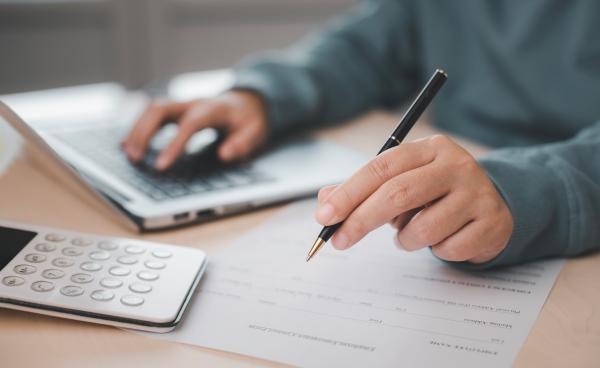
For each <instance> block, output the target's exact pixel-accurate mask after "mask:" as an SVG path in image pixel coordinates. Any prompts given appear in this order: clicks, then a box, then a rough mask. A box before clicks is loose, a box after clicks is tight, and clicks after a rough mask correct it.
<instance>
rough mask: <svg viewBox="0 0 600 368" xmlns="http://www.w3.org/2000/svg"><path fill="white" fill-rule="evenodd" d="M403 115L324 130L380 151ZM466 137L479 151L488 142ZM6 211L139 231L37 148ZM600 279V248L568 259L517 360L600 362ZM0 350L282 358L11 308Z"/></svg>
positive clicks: (251, 362) (22, 217)
mask: <svg viewBox="0 0 600 368" xmlns="http://www.w3.org/2000/svg"><path fill="white" fill-rule="evenodd" d="M396 118H397V117H393V116H391V115H387V114H383V113H372V114H369V115H367V116H365V117H362V118H360V119H358V120H356V121H354V122H351V123H350V124H347V125H345V126H343V127H336V128H331V129H327V130H324V131H321V132H319V133H318V136H320V137H323V138H328V139H333V140H335V141H337V142H340V143H343V144H346V145H348V146H351V147H354V148H356V149H358V150H360V151H363V152H364V153H366V154H369V155H373V154H374V152H376V151H377V149H378V148H379V146H380V144H381V142H382V139H383V138H384V137H385V136H386V135H387V134H388V133H389V132H390V131H391V129H392V128H393V125H394V124H395V121H396ZM432 132H433V130H432V129H431V128H429V127H428V126H426V125H424V124H421V125H417V128H415V129H414V131H413V132H412V133H411V136H412V137H409V139H410V138H413V139H414V138H417V137H420V136H426V135H429V134H431V133H432ZM459 141H460V142H461V143H462V144H463V145H464V146H465V147H466V148H467V149H469V150H470V151H471V152H473V153H474V154H476V155H477V154H481V153H482V152H484V151H485V150H484V149H483V148H482V147H480V146H477V145H474V144H472V143H469V142H466V141H462V140H459ZM277 210H278V209H277V208H269V209H263V210H259V211H256V212H253V213H249V214H244V215H239V216H234V217H230V218H227V219H223V220H218V221H214V222H211V223H207V224H202V225H196V226H191V227H187V228H183V229H178V230H172V231H165V232H160V233H153V234H145V235H141V236H140V237H141V238H143V239H150V240H154V241H159V242H167V243H173V244H180V245H184V246H191V247H197V248H201V249H203V250H205V251H206V252H207V253H209V254H211V253H214V252H216V251H218V250H219V249H222V248H223V247H224V246H226V244H227V243H228V241H230V240H232V239H233V237H234V236H235V235H234V232H231V231H230V230H231V229H236V231H235V234H240V233H242V232H244V231H248V230H250V229H251V228H253V227H254V226H256V225H257V224H258V223H260V222H262V221H265V220H266V219H267V218H268V217H270V216H272V215H273V214H275V213H276V211H277ZM0 218H5V219H10V220H15V221H22V222H29V223H37V224H41V225H48V226H55V227H59V228H66V229H73V230H77V231H82V232H91V233H98V234H106V235H114V236H127V237H136V236H138V235H137V234H135V233H132V232H131V231H129V230H127V229H126V228H124V227H122V226H120V225H119V224H118V223H116V222H114V221H113V220H111V219H110V217H108V216H107V213H106V211H104V210H102V209H101V208H100V207H99V206H98V205H97V204H95V203H93V202H92V201H90V200H89V199H86V198H83V197H81V196H74V195H73V194H72V193H69V191H68V190H66V189H65V186H64V183H62V182H60V181H57V180H56V179H54V178H52V177H51V176H49V175H47V173H45V172H43V171H41V170H40V169H39V168H38V167H36V166H35V165H34V164H32V162H31V160H30V159H29V158H27V157H20V158H18V159H17V160H16V161H15V162H13V164H12V165H11V166H10V167H9V168H8V170H7V171H6V172H5V173H4V174H3V175H2V176H0ZM599 279H600V255H593V256H587V257H582V258H579V259H575V260H569V261H568V262H567V264H566V266H565V268H564V269H563V271H562V272H561V274H560V276H559V279H558V281H557V283H556V285H555V286H554V289H553V290H552V292H551V294H550V297H549V299H548V301H547V302H546V304H545V306H544V308H543V310H542V313H541V314H540V316H539V318H538V319H537V321H536V323H535V325H534V327H533V329H532V331H531V334H530V335H529V338H528V339H527V342H526V343H525V345H524V347H523V349H522V350H521V352H520V353H519V355H518V356H517V359H516V361H515V366H517V367H565V366H573V367H598V366H600V287H599V286H598V280H599ZM199 328H201V326H199ZM0 352H1V353H0V362H1V365H2V366H4V367H17V366H18V367H33V366H40V367H62V368H68V367H77V368H79V367H106V366H110V367H122V366H126V367H129V368H135V367H145V368H147V367H164V366H168V365H170V366H177V367H179V366H184V365H195V366H198V365H202V366H210V367H225V366H240V367H245V366H280V364H277V363H273V362H268V361H264V360H260V359H255V358H251V357H245V356H241V355H236V354H231V353H225V352H221V351H215V350H211V349H205V348H201V347H196V346H189V345H184V344H178V343H169V342H163V341H158V340H154V339H152V338H148V337H144V336H139V335H135V334H132V333H129V332H126V331H122V330H119V329H117V328H112V327H106V326H100V325H93V324H88V323H83V322H76V321H69V320H65V319H58V318H52V317H45V316H39V315H35V314H30V313H24V312H17V311H11V310H0Z"/></svg>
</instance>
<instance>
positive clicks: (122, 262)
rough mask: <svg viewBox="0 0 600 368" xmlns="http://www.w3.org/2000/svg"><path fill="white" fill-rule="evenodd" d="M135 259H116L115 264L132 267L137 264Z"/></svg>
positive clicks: (124, 257)
mask: <svg viewBox="0 0 600 368" xmlns="http://www.w3.org/2000/svg"><path fill="white" fill-rule="evenodd" d="M137 261H138V260H137V258H135V257H131V256H121V257H119V258H117V262H119V263H120V264H124V265H132V264H136V263H137Z"/></svg>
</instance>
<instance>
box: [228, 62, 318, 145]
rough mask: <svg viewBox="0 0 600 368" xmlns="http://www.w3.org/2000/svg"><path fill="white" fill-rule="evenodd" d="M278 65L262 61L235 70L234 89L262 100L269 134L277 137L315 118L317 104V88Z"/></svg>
mask: <svg viewBox="0 0 600 368" xmlns="http://www.w3.org/2000/svg"><path fill="white" fill-rule="evenodd" d="M290 68H291V67H289V66H285V65H282V64H279V63H271V62H262V63H258V64H255V65H251V66H245V67H240V68H238V69H236V70H235V80H234V83H233V86H232V88H231V89H240V90H248V91H252V92H254V93H257V94H258V95H260V96H261V97H262V99H263V100H264V102H265V106H266V109H267V122H268V124H269V129H270V132H271V133H272V134H273V135H278V134H281V133H283V132H285V131H286V130H288V129H290V128H292V127H294V126H297V125H299V124H300V123H302V122H304V121H306V120H307V119H310V118H312V115H314V110H315V106H316V105H317V93H316V91H315V87H314V85H313V84H312V83H311V82H310V78H307V77H306V76H305V75H304V73H302V72H301V71H299V70H297V69H296V68H293V69H294V70H290Z"/></svg>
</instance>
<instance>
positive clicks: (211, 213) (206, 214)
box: [196, 210, 215, 220]
mask: <svg viewBox="0 0 600 368" xmlns="http://www.w3.org/2000/svg"><path fill="white" fill-rule="evenodd" d="M214 217H215V210H200V211H198V212H196V219H198V220H207V219H211V218H214Z"/></svg>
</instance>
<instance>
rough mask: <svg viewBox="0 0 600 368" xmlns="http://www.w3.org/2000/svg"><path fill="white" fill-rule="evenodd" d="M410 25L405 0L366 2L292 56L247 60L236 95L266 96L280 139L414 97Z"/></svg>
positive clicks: (268, 55)
mask: <svg viewBox="0 0 600 368" xmlns="http://www.w3.org/2000/svg"><path fill="white" fill-rule="evenodd" d="M410 19H411V17H410V16H409V14H408V10H407V6H406V4H405V2H403V1H397V0H372V1H365V2H362V3H361V4H358V5H357V6H355V7H354V8H353V9H351V10H350V11H349V12H348V13H347V14H344V15H342V16H340V17H338V18H336V19H334V20H333V21H331V22H330V23H329V24H328V26H326V27H325V29H324V30H322V31H321V32H318V33H317V34H315V35H311V36H309V37H307V38H306V39H304V40H302V41H301V42H299V43H297V44H295V45H293V46H292V47H290V48H289V49H286V50H283V51H278V52H269V53H266V54H261V55H255V56H250V57H249V58H247V59H245V60H243V61H242V62H241V64H240V65H238V66H237V68H236V72H235V77H236V78H235V82H234V86H233V88H234V89H245V90H251V91H254V92H257V93H258V94H260V95H261V96H262V97H263V99H264V100H265V101H266V106H267V110H268V120H269V124H270V128H271V131H272V132H275V133H276V132H281V131H283V130H286V129H289V128H291V127H297V126H302V125H307V124H315V125H319V124H325V123H334V122H339V121H343V120H346V119H349V118H351V117H353V116H355V115H357V114H360V113H362V112H365V111H366V110H368V109H371V108H375V107H391V106H392V105H397V104H399V103H402V102H404V101H405V99H406V98H408V97H409V96H410V95H411V94H412V93H413V92H414V91H416V81H415V80H414V79H415V78H416V75H417V73H415V72H414V69H415V68H416V65H417V63H416V62H415V50H414V45H413V44H414V41H413V38H414V32H413V30H412V27H411V23H410Z"/></svg>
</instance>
